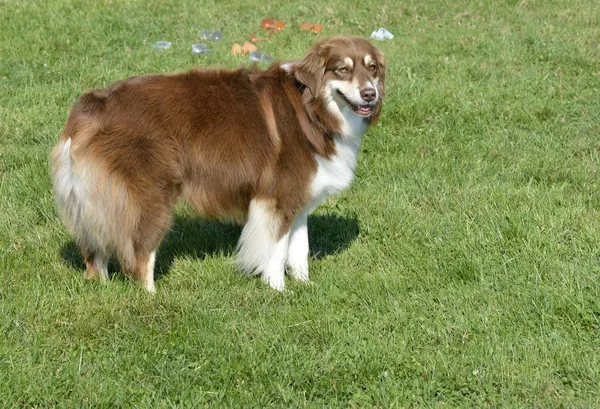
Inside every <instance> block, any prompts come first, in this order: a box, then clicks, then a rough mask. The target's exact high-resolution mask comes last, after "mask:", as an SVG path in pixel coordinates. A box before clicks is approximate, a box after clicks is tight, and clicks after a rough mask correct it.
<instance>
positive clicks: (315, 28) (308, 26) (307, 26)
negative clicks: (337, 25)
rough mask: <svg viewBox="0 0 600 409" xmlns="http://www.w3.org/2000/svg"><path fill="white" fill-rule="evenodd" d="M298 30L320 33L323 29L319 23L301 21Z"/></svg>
mask: <svg viewBox="0 0 600 409" xmlns="http://www.w3.org/2000/svg"><path fill="white" fill-rule="evenodd" d="M300 30H304V31H310V32H311V33H320V32H321V31H322V30H323V26H322V25H321V24H313V23H302V24H300Z"/></svg>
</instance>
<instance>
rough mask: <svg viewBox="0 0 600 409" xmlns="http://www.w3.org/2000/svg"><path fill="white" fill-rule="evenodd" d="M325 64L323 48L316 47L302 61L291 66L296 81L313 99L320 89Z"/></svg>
mask: <svg viewBox="0 0 600 409" xmlns="http://www.w3.org/2000/svg"><path fill="white" fill-rule="evenodd" d="M325 64H326V61H325V54H324V50H323V47H322V46H320V45H317V46H316V47H314V48H313V49H312V50H310V51H309V52H308V54H306V56H304V58H303V59H302V60H300V61H299V62H297V63H296V64H294V65H293V72H294V76H295V77H296V80H298V81H299V82H300V83H302V84H304V85H306V86H307V87H308V89H309V90H310V92H311V94H312V95H313V97H315V98H316V97H317V95H318V94H319V90H320V89H321V84H322V82H323V76H324V75H325Z"/></svg>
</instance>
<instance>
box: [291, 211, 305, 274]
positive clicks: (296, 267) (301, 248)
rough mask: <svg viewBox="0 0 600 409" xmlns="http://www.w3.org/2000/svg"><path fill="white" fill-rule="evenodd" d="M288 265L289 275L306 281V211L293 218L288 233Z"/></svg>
mask: <svg viewBox="0 0 600 409" xmlns="http://www.w3.org/2000/svg"><path fill="white" fill-rule="evenodd" d="M288 248H289V250H288V266H289V267H290V275H291V276H292V277H294V278H295V279H298V280H301V281H308V280H309V279H308V251H309V249H308V213H307V212H302V213H301V214H299V215H298V216H297V217H296V220H294V224H293V225H292V230H291V233H290V243H289V247H288Z"/></svg>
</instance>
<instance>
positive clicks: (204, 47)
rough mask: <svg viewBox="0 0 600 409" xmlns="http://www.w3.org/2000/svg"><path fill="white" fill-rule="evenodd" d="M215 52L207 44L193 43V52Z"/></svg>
mask: <svg viewBox="0 0 600 409" xmlns="http://www.w3.org/2000/svg"><path fill="white" fill-rule="evenodd" d="M213 52H214V51H213V50H211V49H210V48H208V46H207V45H206V44H194V45H192V54H196V55H197V54H212V53H213Z"/></svg>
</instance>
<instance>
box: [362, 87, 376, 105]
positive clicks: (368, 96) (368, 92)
mask: <svg viewBox="0 0 600 409" xmlns="http://www.w3.org/2000/svg"><path fill="white" fill-rule="evenodd" d="M376 95H377V92H376V91H375V88H363V89H361V90H360V97H361V98H362V99H364V100H365V101H367V102H371V101H373V100H374V99H375V96H376Z"/></svg>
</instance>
